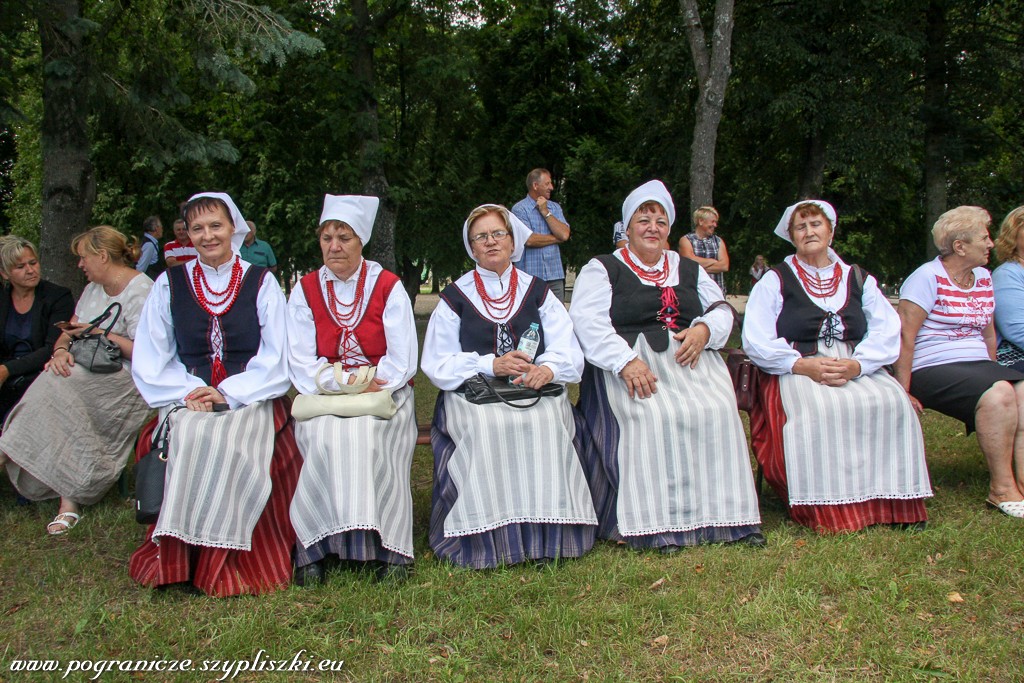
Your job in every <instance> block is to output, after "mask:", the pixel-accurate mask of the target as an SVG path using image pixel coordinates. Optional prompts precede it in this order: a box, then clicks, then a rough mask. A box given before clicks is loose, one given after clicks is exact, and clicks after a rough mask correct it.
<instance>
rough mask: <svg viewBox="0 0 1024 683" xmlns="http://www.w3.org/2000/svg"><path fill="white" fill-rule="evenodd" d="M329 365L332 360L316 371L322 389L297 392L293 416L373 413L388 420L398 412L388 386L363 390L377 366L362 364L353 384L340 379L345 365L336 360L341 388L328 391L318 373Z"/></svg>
mask: <svg viewBox="0 0 1024 683" xmlns="http://www.w3.org/2000/svg"><path fill="white" fill-rule="evenodd" d="M329 367H331V364H330V363H327V364H325V365H323V366H322V367H321V368H320V369H319V370H317V371H316V386H317V389H319V390H320V391H321V393H320V394H315V395H312V396H310V395H308V394H299V395H298V396H296V397H295V400H294V401H292V417H294V418H295V419H296V420H298V421H299V422H302V421H303V420H311V419H313V418H314V417H320V416H322V415H337V416H338V417H362V416H363V415H373V416H374V417H379V418H382V419H384V420H390V419H391V418H392V417H394V416H395V413H397V412H398V406H396V405H395V401H394V399H392V398H391V392H390V391H389V390H388V389H382V390H381V391H372V392H365V393H364V390H365V389H366V387H368V386H370V380H372V379H373V376H374V375H375V374H376V373H377V368H376V367H374V366H372V365H364V366H363V367H361V368H359V371H358V372H357V373H356V381H355V384H345V383H343V382H342V381H341V373H342V372H344V368H343V367H342V365H341V363H335V364H334V379H335V381H336V382H337V383H338V386H339V387H340V388H341V391H329V390H328V389H325V388H324V386H323V385H322V384H321V383H320V373H322V372H323V371H324V370H326V369H327V368H329Z"/></svg>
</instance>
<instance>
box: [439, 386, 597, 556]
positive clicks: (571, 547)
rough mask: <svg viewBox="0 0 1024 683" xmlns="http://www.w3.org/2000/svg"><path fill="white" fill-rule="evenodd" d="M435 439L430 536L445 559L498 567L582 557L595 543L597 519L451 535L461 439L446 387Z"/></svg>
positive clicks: (441, 400)
mask: <svg viewBox="0 0 1024 683" xmlns="http://www.w3.org/2000/svg"><path fill="white" fill-rule="evenodd" d="M430 443H431V445H432V447H433V449H434V487H433V493H432V498H433V500H432V503H431V512H430V532H429V539H430V547H431V549H433V551H434V553H435V554H436V555H437V556H438V557H439V558H441V559H446V560H449V561H451V562H452V563H454V564H456V565H458V566H460V567H468V568H472V569H493V568H496V567H500V566H503V565H514V564H519V563H520V562H525V561H527V560H540V559H545V558H547V559H556V560H557V559H569V558H577V557H582V556H583V555H585V554H586V553H587V552H588V551H589V550H590V549H591V548H592V547H593V545H594V538H595V533H596V530H597V527H595V526H593V525H592V524H587V525H584V524H538V523H532V522H531V523H509V524H504V525H502V526H500V527H498V528H495V529H490V530H487V531H482V532H481V533H475V534H470V535H462V536H450V537H446V536H445V535H444V522H445V519H446V518H447V517H448V514H449V513H450V512H451V510H452V507H453V506H454V505H455V501H456V500H457V499H458V495H459V492H458V489H456V487H455V483H454V481H453V480H452V477H451V475H450V474H449V472H448V462H449V460H451V457H452V455H453V454H454V453H455V442H454V441H453V440H452V438H451V436H450V435H449V434H448V431H447V428H446V419H445V409H444V392H439V393H438V395H437V403H436V404H435V407H434V419H433V423H432V424H431V429H430ZM578 452H579V450H578V449H577V453H578Z"/></svg>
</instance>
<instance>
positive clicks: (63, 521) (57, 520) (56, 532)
mask: <svg viewBox="0 0 1024 683" xmlns="http://www.w3.org/2000/svg"><path fill="white" fill-rule="evenodd" d="M81 518H82V515H80V514H78V513H77V512H60V513H58V514H57V516H56V517H54V518H53V521H52V522H50V523H49V524H47V525H46V533H48V534H50V535H51V536H60V535H61V534H66V533H67V532H69V531H71V530H72V529H74V528H75V525H76V524H78V520H80V519H81ZM69 519H70V520H71V521H70V522H69V521H68V520H69ZM54 525H56V526H57V527H58V528H56V529H52V530H51V529H50V527H51V526H54Z"/></svg>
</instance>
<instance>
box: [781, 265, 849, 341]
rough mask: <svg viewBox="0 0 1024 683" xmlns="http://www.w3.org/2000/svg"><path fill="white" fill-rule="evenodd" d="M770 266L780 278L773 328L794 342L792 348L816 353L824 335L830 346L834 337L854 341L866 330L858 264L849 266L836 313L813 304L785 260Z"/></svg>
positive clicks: (787, 339)
mask: <svg viewBox="0 0 1024 683" xmlns="http://www.w3.org/2000/svg"><path fill="white" fill-rule="evenodd" d="M772 270H774V271H775V272H776V273H777V274H778V276H779V279H780V280H781V281H782V310H781V311H780V312H779V318H778V320H777V321H776V322H775V332H776V334H778V335H779V336H780V337H782V338H784V339H785V340H786V341H788V342H790V343H791V344H793V348H795V349H796V350H797V351H799V352H800V354H801V355H803V356H813V355H814V354H815V353H817V351H818V340H819V339H824V340H825V342H826V343H827V344H828V345H829V346H831V345H832V343H833V342H834V341H835V340H837V339H839V340H841V341H847V342H852V343H854V344H856V343H857V342H859V341H860V340H861V339H863V338H864V335H866V334H867V332H868V321H867V318H866V317H864V306H863V304H862V303H861V297H862V296H863V294H864V278H865V273H864V270H863V269H862V268H861V267H860V266H857V265H854V266H850V281H849V282H848V283H847V287H846V303H845V304H843V307H842V308H841V309H839V312H838V313H830V312H828V311H825V310H822V309H821V308H819V307H818V306H816V305H815V304H814V302H813V301H811V297H810V296H808V295H807V292H806V291H804V288H803V285H802V284H800V280H799V278H797V276H796V274H794V273H793V269H792V268H790V267H789V264H788V263H786V262H785V261H783V262H782V263H780V264H779V265H777V266H775V267H774V268H772ZM836 318H838V319H839V320H842V321H843V331H842V333H841V334H837V333H836V332H835V331H834V324H835V319H836Z"/></svg>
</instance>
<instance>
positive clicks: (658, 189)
mask: <svg viewBox="0 0 1024 683" xmlns="http://www.w3.org/2000/svg"><path fill="white" fill-rule="evenodd" d="M651 201H654V202H658V203H659V204H661V206H662V208H663V209H665V214H666V215H667V216H668V224H669V227H671V226H672V224H673V223H675V222H676V205H675V203H673V201H672V195H671V194H669V191H668V188H667V187H665V184H664V183H663V182H661V181H660V180H649V181H647V182H646V183H644V184H643V185H641V186H640V187H638V188H636V189H635V190H633V191H632V192H630V193H629V196H628V197H626V201H624V202H622V225H624V226H626V227H629V221H630V219H631V218H633V214H634V213H636V210H637V209H639V208H640V207H641V206H642V205H643V204H644V203H645V202H651Z"/></svg>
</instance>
